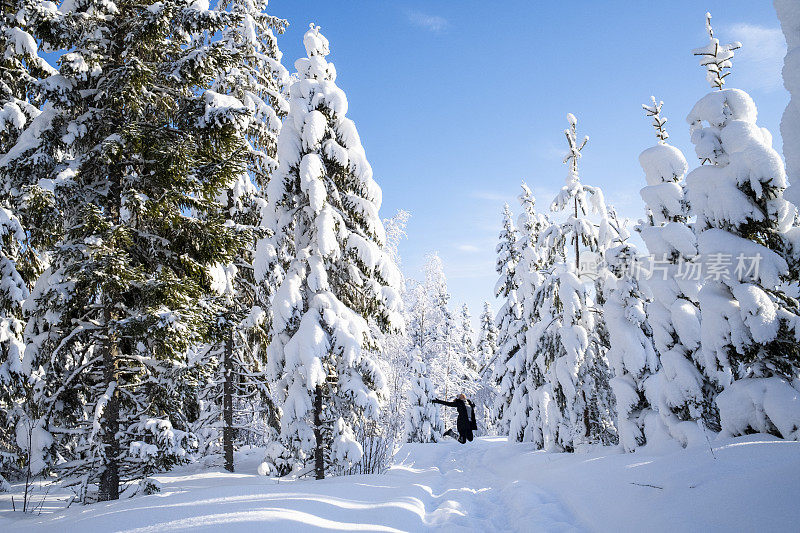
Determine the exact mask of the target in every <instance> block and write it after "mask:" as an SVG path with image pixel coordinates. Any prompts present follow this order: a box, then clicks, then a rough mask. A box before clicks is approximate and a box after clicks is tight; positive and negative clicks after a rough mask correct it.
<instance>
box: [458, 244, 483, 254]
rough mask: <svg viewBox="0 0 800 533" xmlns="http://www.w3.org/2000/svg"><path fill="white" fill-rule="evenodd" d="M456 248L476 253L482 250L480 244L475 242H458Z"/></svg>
mask: <svg viewBox="0 0 800 533" xmlns="http://www.w3.org/2000/svg"><path fill="white" fill-rule="evenodd" d="M456 250H458V251H460V252H467V253H475V252H480V251H481V249H480V248H479V247H478V246H475V245H474V244H457V245H456Z"/></svg>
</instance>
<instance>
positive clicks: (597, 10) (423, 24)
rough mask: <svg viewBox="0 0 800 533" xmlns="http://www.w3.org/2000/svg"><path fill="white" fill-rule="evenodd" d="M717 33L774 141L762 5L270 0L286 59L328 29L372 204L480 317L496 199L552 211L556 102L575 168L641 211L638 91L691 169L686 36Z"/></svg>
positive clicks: (697, 90)
mask: <svg viewBox="0 0 800 533" xmlns="http://www.w3.org/2000/svg"><path fill="white" fill-rule="evenodd" d="M706 11H711V13H712V15H713V17H714V18H713V25H714V28H715V33H716V35H717V36H718V37H719V38H720V40H722V41H723V42H728V41H732V40H739V41H742V43H743V49H742V50H740V51H737V55H736V57H735V58H734V66H733V71H732V74H731V76H730V77H729V78H728V80H729V85H728V86H730V87H737V88H741V89H744V90H746V91H748V92H749V93H750V94H751V95H752V96H753V98H754V99H755V101H756V104H757V106H758V108H759V122H760V125H761V126H764V127H767V128H768V129H769V130H770V131H771V132H772V134H773V136H774V145H775V146H776V147H777V148H778V150H779V151H780V147H781V139H780V132H779V130H778V127H779V123H780V116H781V114H782V112H783V109H784V107H785V106H786V103H787V101H788V93H786V91H785V90H784V89H783V87H782V85H781V79H780V69H781V66H782V62H783V55H784V53H785V44H784V42H783V36H782V34H781V33H780V29H779V25H778V21H777V18H776V16H775V12H774V10H773V9H772V2H769V1H767V0H757V1H754V0H725V1H718V0H707V1H705V2H697V0H692V1H688V0H669V1H667V0H662V1H659V2H655V1H652V2H651V1H638V2H623V1H619V2H610V1H603V2H591V1H571V2H542V1H531V0H528V1H517V0H511V1H509V0H506V1H504V2H473V1H460V2H454V1H449V2H447V1H435V0H433V1H427V2H402V3H400V2H397V3H395V2H388V1H377V0H373V1H355V0H348V1H330V0H272V1H271V2H270V12H271V13H272V14H274V15H277V16H281V17H284V18H286V19H288V20H289V22H290V24H291V26H290V27H289V29H288V31H287V32H286V34H285V35H284V36H282V37H281V38H280V46H281V49H282V50H283V52H284V63H285V64H286V65H287V67H288V68H290V69H293V63H294V60H295V59H296V58H297V57H299V56H300V55H301V54H303V49H302V35H303V33H304V32H305V30H306V29H307V27H308V23H309V22H315V23H316V24H319V25H320V26H321V27H322V32H323V33H324V34H325V36H326V37H328V39H329V40H330V44H331V55H330V56H329V60H331V61H333V62H334V63H335V65H336V68H337V71H338V84H339V86H340V87H342V88H343V89H344V90H345V92H346V93H347V96H348V100H349V103H350V111H349V113H348V115H349V116H350V117H351V118H352V119H353V120H354V121H355V122H356V125H357V127H358V130H359V133H360V135H361V138H362V142H363V144H364V147H365V149H366V152H367V157H368V159H369V160H370V162H371V164H372V167H373V169H374V171H375V176H376V179H377V180H378V183H379V184H380V185H381V187H382V188H383V193H384V195H383V196H384V203H383V207H382V209H381V214H382V216H383V217H387V216H391V215H392V214H393V213H394V212H395V211H396V210H397V209H406V210H408V211H410V212H411V214H412V218H411V220H410V222H409V226H408V239H407V240H406V241H405V242H404V243H403V244H402V246H401V254H402V257H403V266H404V271H405V272H406V274H407V275H408V276H411V277H418V276H420V274H421V266H422V264H423V262H424V256H425V254H426V253H428V252H431V251H438V252H439V254H440V256H441V257H442V259H443V261H444V264H445V270H446V273H447V276H448V283H449V287H450V290H451V293H452V294H453V300H454V303H458V304H459V305H460V302H466V303H468V304H469V306H470V308H471V310H472V313H473V315H477V314H478V313H479V312H480V308H481V307H482V301H483V300H485V299H491V300H493V296H492V290H493V287H494V283H495V280H496V274H495V272H494V262H495V252H494V247H495V244H496V239H497V234H498V232H499V228H500V221H501V212H502V207H503V203H504V202H506V201H507V202H509V203H511V204H512V207H514V208H515V212H516V195H517V193H518V190H519V183H520V181H522V180H525V181H526V182H527V183H528V185H530V186H531V188H532V189H533V192H534V195H535V196H536V198H537V200H538V203H537V205H538V206H539V207H540V208H541V209H547V207H548V206H549V204H550V201H551V200H552V199H553V196H554V195H555V193H556V191H557V190H558V189H559V188H560V187H561V185H562V184H563V181H564V177H565V175H566V169H565V168H564V165H562V164H561V159H562V156H563V153H564V151H565V140H564V135H563V130H564V128H566V126H567V122H566V118H565V117H566V114H567V113H568V112H571V113H573V114H575V115H576V116H577V117H578V128H579V134H580V135H584V134H586V135H589V136H590V141H589V144H588V145H587V147H586V148H585V149H584V152H583V153H584V156H583V159H582V161H581V167H582V172H581V174H582V177H583V181H584V182H585V183H587V184H589V185H596V186H600V187H602V188H603V190H604V192H605V195H606V200H607V201H608V202H609V203H612V204H614V205H615V206H616V207H617V208H618V210H619V211H620V212H621V213H622V214H623V215H625V216H627V217H631V218H633V219H636V218H638V217H640V216H641V215H642V211H643V204H642V202H641V200H640V198H639V189H640V188H641V187H642V186H643V185H644V175H643V173H642V170H641V168H640V167H639V164H638V155H639V153H640V152H641V151H642V150H643V149H645V148H647V147H649V146H651V145H653V144H654V143H655V137H654V135H653V132H652V129H651V127H650V125H649V121H648V120H647V119H646V118H645V117H644V113H643V112H642V110H641V104H642V103H645V102H647V101H649V98H650V95H655V96H656V98H658V99H660V100H663V101H664V113H665V114H666V116H667V117H668V118H669V119H670V121H669V123H668V124H667V129H668V131H669V133H670V136H671V139H670V141H671V142H672V143H673V144H675V145H676V146H678V147H679V148H681V149H682V150H683V151H684V153H685V154H686V156H687V160H689V163H690V168H693V167H694V166H696V164H697V163H696V158H695V156H694V151H693V149H692V145H691V143H690V142H689V135H688V125H687V124H686V122H685V117H686V115H687V114H688V112H689V111H690V109H691V107H692V106H693V105H694V103H695V102H696V101H697V100H698V99H700V97H702V96H703V95H704V94H705V93H707V92H709V90H710V88H709V87H708V85H707V84H706V81H705V76H704V72H703V69H701V68H700V67H699V66H698V64H697V58H695V57H693V56H692V55H691V50H692V49H693V48H696V47H699V46H702V45H703V44H705V43H706V40H707V35H706V33H705V27H704V14H705V12H706Z"/></svg>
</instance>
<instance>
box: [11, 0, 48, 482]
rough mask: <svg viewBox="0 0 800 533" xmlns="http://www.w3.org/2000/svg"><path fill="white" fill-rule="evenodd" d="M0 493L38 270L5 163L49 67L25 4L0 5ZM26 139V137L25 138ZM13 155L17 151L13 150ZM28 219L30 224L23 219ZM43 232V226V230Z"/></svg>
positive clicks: (24, 185) (28, 203) (23, 385)
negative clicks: (26, 316)
mask: <svg viewBox="0 0 800 533" xmlns="http://www.w3.org/2000/svg"><path fill="white" fill-rule="evenodd" d="M0 5H2V10H0V13H1V14H0V182H1V183H2V187H0V275H2V284H0V490H2V487H3V485H4V484H5V482H4V480H3V475H4V474H6V475H7V474H9V473H13V471H14V470H16V469H17V466H18V462H19V460H20V454H19V450H18V446H17V442H16V441H17V439H16V435H15V430H14V428H15V425H16V419H17V418H18V416H19V415H20V414H21V410H20V407H21V406H20V402H21V401H22V400H23V398H24V397H25V396H26V395H27V394H29V392H30V391H29V387H27V379H26V374H27V373H26V372H25V371H24V369H23V366H22V354H23V351H24V349H23V346H24V344H23V340H22V333H23V328H24V322H23V313H22V306H23V302H24V300H25V299H26V298H27V297H28V293H29V288H30V286H31V284H32V283H33V280H34V279H35V277H36V276H37V275H38V274H39V272H40V271H41V266H42V258H41V257H40V256H39V254H37V250H36V249H35V248H34V246H33V245H34V244H35V240H33V239H31V238H29V236H31V237H36V236H38V235H39V234H40V232H38V231H36V229H33V230H32V231H29V232H26V231H25V225H26V224H25V223H26V222H29V221H30V222H31V223H32V222H35V217H36V216H37V215H41V211H40V210H39V209H37V208H38V207H40V206H38V205H37V202H36V201H35V199H36V196H35V195H31V194H29V193H28V190H29V188H30V187H29V186H30V184H31V176H30V175H29V174H28V173H26V172H19V171H17V169H16V168H15V166H9V165H8V162H9V160H10V159H11V157H13V154H10V155H9V152H10V151H11V150H12V148H14V147H15V146H16V145H17V141H18V140H19V138H20V136H21V135H22V132H23V131H24V129H25V128H27V127H28V126H30V124H31V122H32V121H33V120H34V119H35V118H36V117H37V116H39V115H40V114H41V111H40V108H41V106H42V104H43V103H44V94H43V88H42V84H41V81H40V80H41V79H42V78H45V77H47V76H49V75H50V74H52V73H54V72H55V71H54V69H53V68H52V67H51V66H50V65H49V64H48V63H47V62H46V61H45V60H44V59H42V58H41V57H39V51H38V45H37V43H36V40H35V39H34V38H33V36H32V35H31V33H30V31H32V28H30V21H29V18H30V13H29V10H28V9H27V8H26V6H25V2H22V1H19V0H3V1H2V2H0ZM29 135H30V134H29ZM17 151H19V148H18V149H17ZM28 219H30V220H28ZM47 229H48V228H43V230H44V231H47Z"/></svg>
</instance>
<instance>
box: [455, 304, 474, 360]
mask: <svg viewBox="0 0 800 533" xmlns="http://www.w3.org/2000/svg"><path fill="white" fill-rule="evenodd" d="M458 329H459V341H460V351H461V358H462V359H463V361H464V365H465V366H466V368H467V369H468V370H470V371H471V373H472V374H476V373H477V371H478V370H479V367H478V360H477V358H476V349H475V330H473V329H472V315H471V314H470V312H469V306H468V305H467V304H462V305H461V323H460V324H459V328H458Z"/></svg>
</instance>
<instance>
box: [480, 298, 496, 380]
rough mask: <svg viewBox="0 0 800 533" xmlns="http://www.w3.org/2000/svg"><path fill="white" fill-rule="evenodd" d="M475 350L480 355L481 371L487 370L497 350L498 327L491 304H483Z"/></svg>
mask: <svg viewBox="0 0 800 533" xmlns="http://www.w3.org/2000/svg"><path fill="white" fill-rule="evenodd" d="M475 349H476V350H477V353H478V355H477V359H478V365H479V366H480V368H481V369H484V368H487V367H488V365H489V363H491V361H492V358H493V357H494V353H495V351H496V350H497V326H495V324H494V312H493V311H492V304H490V303H489V302H483V312H482V313H481V316H480V330H479V331H478V342H477V345H476V347H475Z"/></svg>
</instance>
